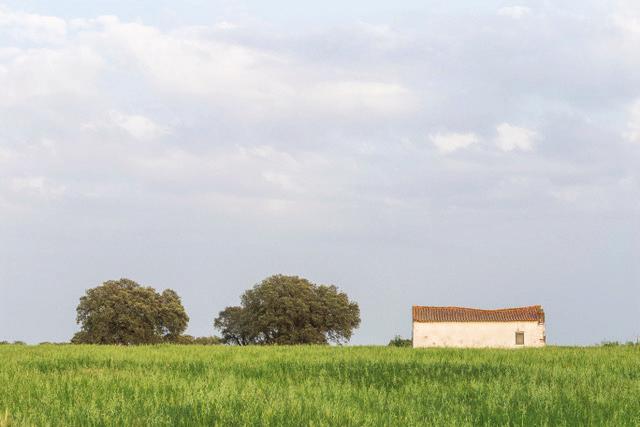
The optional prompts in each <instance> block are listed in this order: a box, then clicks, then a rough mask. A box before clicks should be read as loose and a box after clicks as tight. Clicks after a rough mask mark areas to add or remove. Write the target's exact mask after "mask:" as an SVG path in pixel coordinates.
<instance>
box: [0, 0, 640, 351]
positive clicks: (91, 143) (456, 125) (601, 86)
mask: <svg viewBox="0 0 640 427" xmlns="http://www.w3.org/2000/svg"><path fill="white" fill-rule="evenodd" d="M345 3H347V4H345ZM469 3H473V6H472V7H470V6H469V5H468V4H469ZM638 52H640V5H639V4H638V2H636V1H634V0H629V1H566V2H556V1H554V2H552V1H531V2H526V1H522V2H519V3H511V2H505V1H497V0H486V1H477V2H468V1H458V2H456V1H451V0H447V1H426V0H415V1H414V0H404V1H402V0H398V1H394V2H388V1H380V0H366V1H365V0H352V1H349V2H343V1H337V0H327V1H325V2H320V3H319V2H300V1H285V0H277V1H270V2H264V1H260V0H245V1H241V0H217V1H210V0H183V1H181V2H175V1H168V0H154V1H151V0H145V1H137V2H130V1H123V0H117V1H105V0H101V1H92V2H86V1H84V0H57V1H53V0H13V1H6V0H4V1H3V0H0V340H3V339H6V340H17V339H21V340H25V341H27V342H39V341H45V340H46V341H62V340H67V339H69V338H70V336H71V335H72V334H73V333H74V331H76V330H77V326H76V324H75V306H76V305H77V302H78V298H79V297H80V296H81V295H82V294H83V293H84V290H85V289H87V288H89V287H93V286H96V285H98V284H100V283H102V282H103V281H105V280H108V279H115V278H120V277H128V278H131V279H134V280H136V281H138V282H140V283H143V284H147V285H151V286H154V287H156V288H157V289H164V288H172V289H175V290H176V291H177V292H178V293H179V294H180V295H181V296H182V297H183V302H184V305H185V307H186V309H187V311H188V313H189V314H190V316H191V322H190V327H189V333H191V334H194V335H210V334H212V333H214V330H213V327H212V322H213V318H214V317H215V315H216V314H217V312H218V311H220V310H221V309H222V308H224V307H225V306H227V305H232V304H237V303H238V297H239V295H240V293H241V292H242V291H243V290H244V289H246V288H248V287H250V286H252V285H253V284H255V283H257V282H259V281H260V280H261V279H262V278H264V277H266V276H268V275H270V274H274V273H284V274H298V275H302V276H304V277H307V278H309V279H310V280H312V281H315V282H318V283H330V284H335V285H337V286H339V287H340V288H341V289H343V290H345V291H346V292H347V293H348V294H349V295H350V296H351V297H352V298H353V299H355V300H356V301H357V302H359V304H360V308H361V312H362V326H361V328H360V329H359V330H358V332H357V333H356V335H355V337H354V339H353V340H352V342H353V343H356V344H366V343H385V342H387V341H388V340H389V339H390V338H391V337H392V336H393V335H395V334H403V335H405V336H409V335H410V320H411V319H410V308H411V305H412V304H421V305H463V306H473V307H482V308H498V307H505V306H518V305H530V304H542V305H543V306H544V308H545V310H546V313H547V330H548V339H549V342H551V343H556V344H589V343H598V342H600V341H602V340H605V339H606V340H628V339H635V338H636V337H637V336H640V322H639V321H638V312H639V311H640V261H639V260H640V72H639V70H640V54H639V53H638Z"/></svg>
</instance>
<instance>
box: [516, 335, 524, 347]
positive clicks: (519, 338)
mask: <svg viewBox="0 0 640 427" xmlns="http://www.w3.org/2000/svg"><path fill="white" fill-rule="evenodd" d="M516 345H524V332H516Z"/></svg>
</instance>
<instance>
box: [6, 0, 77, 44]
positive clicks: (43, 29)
mask: <svg viewBox="0 0 640 427" xmlns="http://www.w3.org/2000/svg"><path fill="white" fill-rule="evenodd" d="M3 32H4V33H7V34H9V35H10V36H11V37H13V38H16V39H26V40H29V41H32V42H41V43H60V42H62V41H63V40H64V38H65V36H66V34H67V23H66V21H65V20H64V19H60V18H58V17H55V16H43V15H35V14H29V13H22V12H10V11H9V10H7V9H4V8H2V6H0V34H2V33H3Z"/></svg>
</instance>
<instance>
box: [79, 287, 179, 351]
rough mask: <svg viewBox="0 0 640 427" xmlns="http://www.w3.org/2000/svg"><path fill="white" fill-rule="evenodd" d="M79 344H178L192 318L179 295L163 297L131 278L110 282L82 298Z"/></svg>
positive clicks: (90, 291)
mask: <svg viewBox="0 0 640 427" xmlns="http://www.w3.org/2000/svg"><path fill="white" fill-rule="evenodd" d="M76 311H77V319H76V320H77V322H78V324H81V329H80V331H79V332H78V333H76V334H75V336H74V337H73V339H72V340H71V342H73V343H78V344H154V343H159V342H176V341H178V339H179V338H180V336H181V334H182V333H183V332H184V330H185V329H186V328H187V323H188V322H189V316H187V313H186V312H185V310H184V307H183V306H182V302H181V301H180V297H179V296H178V294H177V293H176V292H175V291H173V290H171V289H166V290H165V291H163V292H162V293H161V294H160V293H158V292H156V290H155V289H153V288H152V287H144V286H141V285H139V284H138V283H136V282H134V281H133V280H129V279H120V280H109V281H107V282H104V283H103V284H102V285H101V286H98V287H95V288H92V289H89V290H87V291H86V293H85V295H84V296H82V297H81V298H80V304H78V308H77V309H76Z"/></svg>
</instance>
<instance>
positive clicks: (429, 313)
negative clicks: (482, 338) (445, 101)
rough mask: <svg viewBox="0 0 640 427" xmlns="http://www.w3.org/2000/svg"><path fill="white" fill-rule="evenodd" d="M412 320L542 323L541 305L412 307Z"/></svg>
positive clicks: (542, 312)
mask: <svg viewBox="0 0 640 427" xmlns="http://www.w3.org/2000/svg"><path fill="white" fill-rule="evenodd" d="M412 313H413V320H414V321H418V322H447V321H452V322H496V321H497V322H509V321H538V322H541V323H544V318H545V315H544V309H543V308H542V306H541V305H528V306H522V307H508V308H497V309H482V308H471V307H457V306H429V305H414V306H413V307H412Z"/></svg>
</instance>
